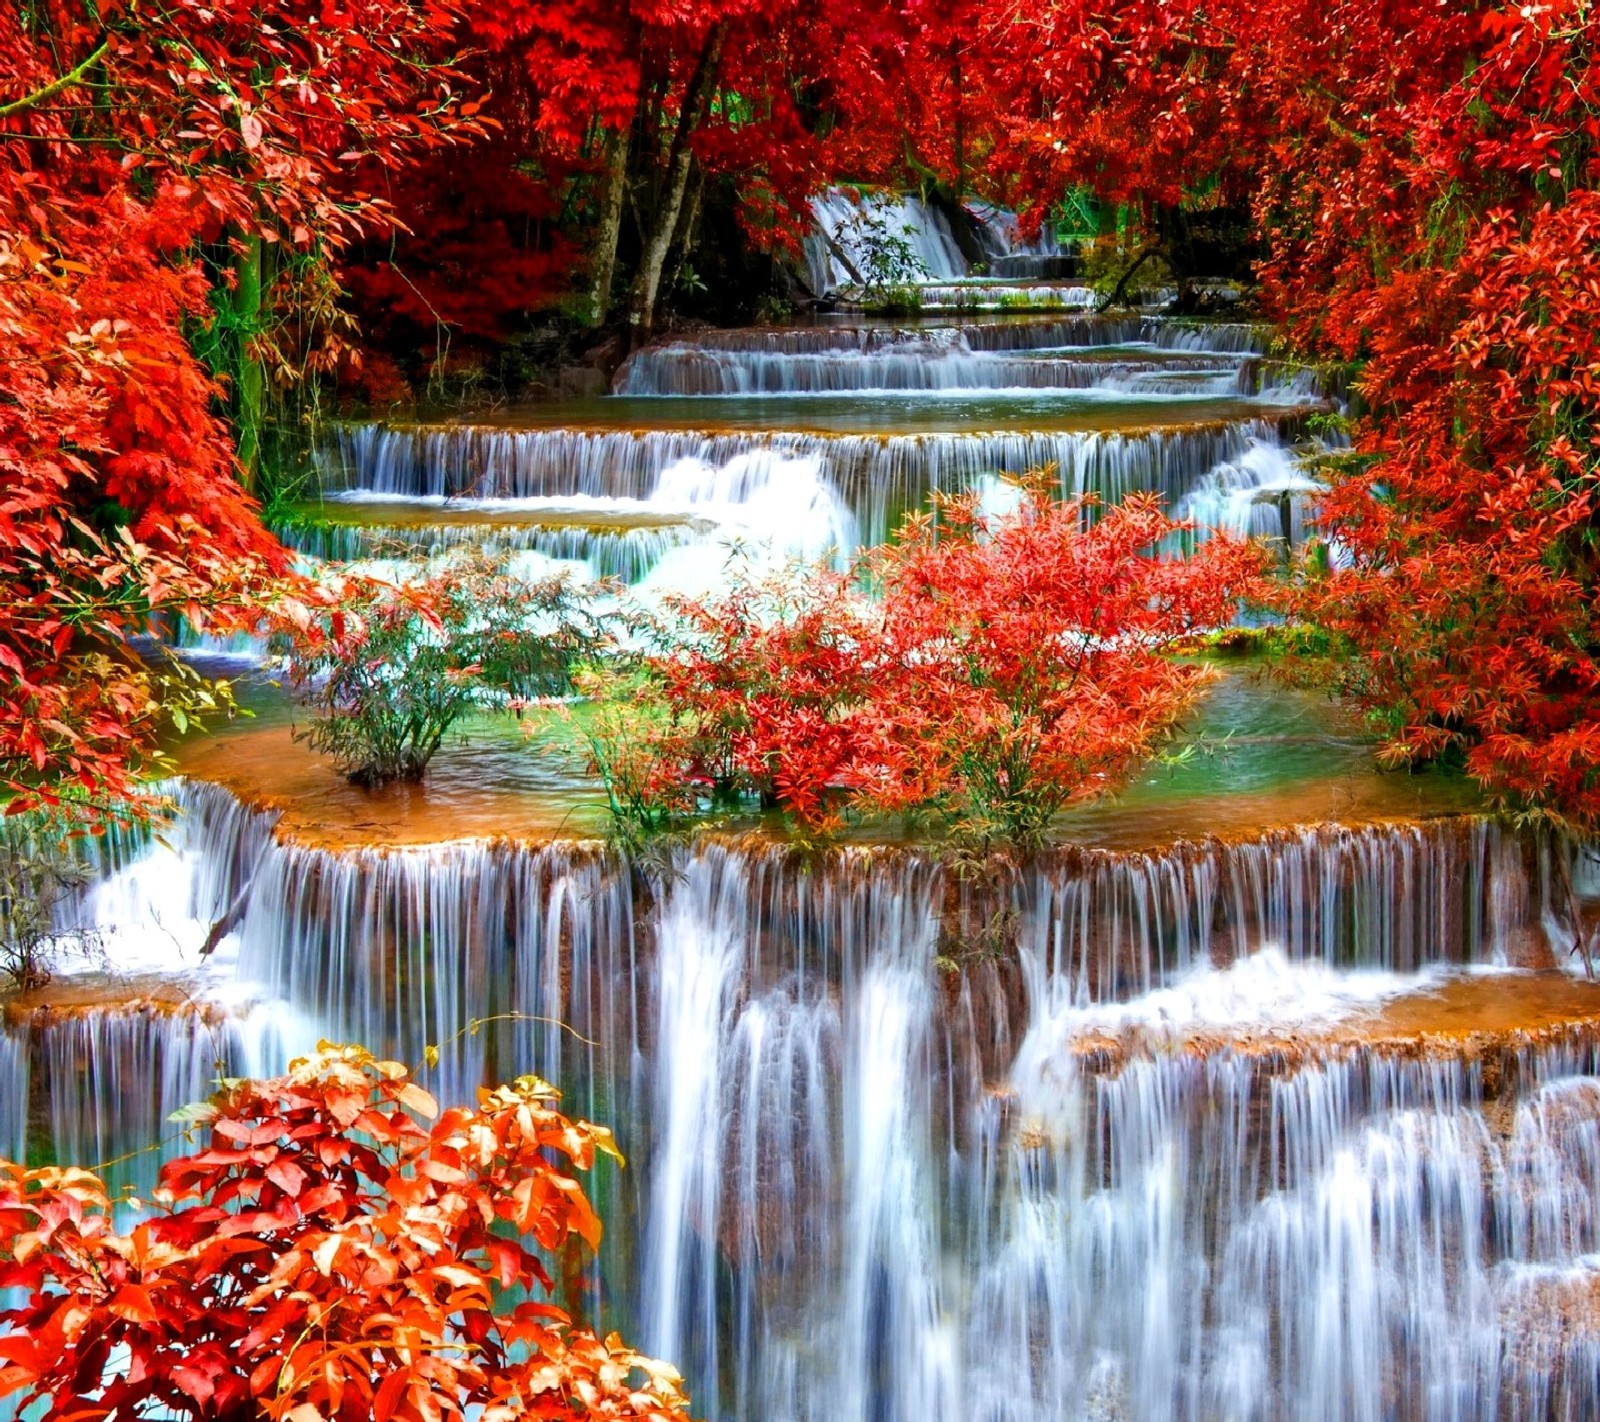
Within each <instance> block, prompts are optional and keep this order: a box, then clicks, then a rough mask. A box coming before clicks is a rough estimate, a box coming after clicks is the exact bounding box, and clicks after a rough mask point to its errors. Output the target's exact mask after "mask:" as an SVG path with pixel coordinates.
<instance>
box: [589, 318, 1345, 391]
mask: <svg viewBox="0 0 1600 1422" xmlns="http://www.w3.org/2000/svg"><path fill="white" fill-rule="evenodd" d="M1251 384H1252V382H1251V381H1250V380H1249V379H1248V373H1247V372H1246V370H1245V368H1244V367H1243V366H1242V365H1241V364H1240V363H1239V362H1238V361H1231V360H1227V359H1218V358H1215V357H1210V358H1208V357H1207V356H1206V355H1203V354H1201V355H1192V356H1191V355H1173V356H1169V357H1168V358H1166V359H1162V360H1153V359H1146V360H1141V359H1139V358H1138V356H1137V355H1136V354H1134V353H1129V354H1128V355H1127V356H1126V357H1125V358H1119V359H1116V360H1108V359H1094V360H1084V359H1073V358H1072V357H1070V356H1069V355H1066V354H1057V355H1053V356H1049V357H1044V356H1040V357H1035V358H1033V359H1020V358H1017V357H1013V356H1006V355H999V354H994V353H991V352H982V353H978V352H974V351H973V349H972V348H971V347H970V346H969V345H968V344H967V342H966V341H965V340H964V339H963V338H962V337H961V335H960V333H959V332H957V333H954V334H952V335H951V336H950V337H949V338H947V339H941V340H932V339H930V340H929V341H927V342H925V343H924V344H923V346H922V347H921V348H919V347H917V346H913V345H911V344H909V343H907V344H905V345H904V346H903V347H901V348H891V349H890V351H888V352H887V353H883V354H879V353H875V352H853V351H852V352H830V353H827V354H824V355H805V356H796V355H789V354H787V353H783V354H772V355H769V354H767V353H765V352H751V351H718V350H711V349H708V348H706V347H705V346H703V345H700V344H698V343H695V344H690V343H678V344H672V345H663V346H653V347H651V348H650V349H648V350H645V351H641V352H639V353H638V354H637V355H635V356H633V357H632V358H631V359H630V360H629V362H628V364H627V365H626V366H624V367H623V369H622V371H621V372H619V374H618V377H617V394H619V395H761V394H767V395H795V394H834V393H840V392H846V391H861V392H887V391H940V390H943V391H958V390H1099V391H1120V392H1124V393H1130V394H1133V393H1137V394H1149V395H1185V394H1193V395H1202V394H1203V395H1212V396H1227V395H1233V394H1237V393H1240V391H1241V389H1242V388H1246V387H1249V386H1250V385H1251ZM1308 398H1315V395H1314V393H1313V394H1312V395H1310V396H1309V397H1308Z"/></svg>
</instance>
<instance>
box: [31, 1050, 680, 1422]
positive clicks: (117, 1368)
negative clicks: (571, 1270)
mask: <svg viewBox="0 0 1600 1422" xmlns="http://www.w3.org/2000/svg"><path fill="white" fill-rule="evenodd" d="M556 1096H557V1093H556V1092H555V1091H554V1090H553V1089H552V1088H551V1087H550V1086H548V1085H546V1084H545V1083H544V1082H542V1081H539V1080H537V1079H535V1078H523V1079H521V1080H519V1081H518V1082H516V1083H515V1084H514V1085H512V1086H502V1087H498V1088H496V1089H495V1090H493V1091H485V1092H483V1093H482V1094H481V1095H480V1099H479V1103H478V1105H477V1106H476V1107H475V1108H472V1109H467V1108H460V1107H457V1108H452V1109H450V1110H447V1111H445V1112H443V1113H442V1114H441V1113H439V1112H438V1110H437V1107H436V1106H435V1104H434V1102H433V1099H432V1098H431V1097H430V1096H429V1095H428V1093H427V1092H426V1091H424V1090H423V1089H422V1087H421V1086H419V1085H418V1084H417V1083H416V1082H414V1081H412V1080H411V1079H410V1077H409V1076H408V1074H407V1072H406V1070H405V1068H403V1067H401V1066H400V1065H398V1064H397V1063H394V1062H382V1061H375V1060H374V1059H373V1058H372V1057H371V1056H370V1055H369V1054H368V1053H366V1052H364V1051H362V1050H360V1049H359V1048H350V1047H346V1048H338V1047H326V1046H325V1047H324V1048H323V1049H321V1050H320V1051H319V1052H318V1053H317V1054H316V1055H315V1056H313V1057H311V1058H309V1059H307V1060H304V1061H301V1062H298V1063H295V1064H293V1065H291V1067H290V1069H289V1072H288V1074H287V1075H285V1076H283V1077H280V1078H278V1079H276V1080H272V1081H260V1082H257V1081H242V1082H234V1083H230V1084H227V1085H225V1086H224V1088H223V1090H222V1092H221V1093H220V1094H219V1095H218V1096H217V1097H216V1098H215V1099H214V1101H213V1102H212V1104H211V1106H209V1107H208V1108H206V1109H205V1110H204V1111H203V1112H202V1113H200V1115H199V1117H198V1120H199V1121H200V1122H201V1123H202V1124H203V1125H204V1126H205V1127H206V1128H207V1129H208V1130H209V1131H210V1134H211V1142H210V1144H209V1145H208V1146H207V1147H206V1148H205V1149H204V1150H201V1151H199V1152H198V1153H196V1154H193V1155H188V1156H185V1157H183V1158H181V1159H178V1160H174V1161H172V1162H171V1163H169V1164H168V1165H167V1166H165V1167H164V1168H163V1170H162V1174H161V1184H160V1186H159V1188H158V1189H157V1191H156V1199H155V1206H154V1208H153V1210H151V1211H150V1213H149V1216H148V1218H145V1219H144V1220H142V1221H141V1222H140V1223H139V1224H137V1225H135V1226H134V1227H133V1228H132V1229H131V1230H130V1231H129V1232H128V1233H126V1234H122V1233H119V1232H118V1231H117V1229H116V1227H115V1226H114V1224H113V1223H112V1219H111V1208H110V1202H109V1201H108V1200H107V1198H106V1194H105V1189H104V1187H103V1186H102V1184H101V1183H100V1181H99V1180H98V1179H97V1178H96V1177H95V1176H93V1175H91V1174H90V1173H88V1172H87V1171H84V1170H76V1169H70V1168H57V1167H51V1168H49V1169H44V1170H27V1169H24V1168H23V1167H22V1166H20V1165H0V1287H3V1288H6V1289H11V1290H19V1291H20V1292H21V1296H22V1297H21V1302H20V1303H18V1304H17V1305H16V1306H15V1307H13V1308H11V1309H9V1310H8V1311H6V1313H5V1314H4V1315H3V1319H4V1323H5V1327H6V1332H5V1333H4V1335H3V1336H0V1397H6V1398H9V1399H10V1400H12V1401H14V1402H16V1403H18V1404H19V1405H20V1406H24V1407H33V1408H35V1409H39V1408H41V1404H42V1410H35V1411H32V1412H30V1413H29V1415H30V1416H38V1417H42V1418H45V1419H62V1420H63V1422H64V1419H67V1418H79V1419H86V1418H109V1417H113V1416H120V1417H127V1416H137V1415H141V1414H142V1413H143V1411H144V1410H145V1409H149V1408H156V1409H159V1411H160V1412H161V1415H163V1416H169V1417H177V1418H191V1419H194V1422H201V1419H234V1418H237V1419H245V1418H252V1417H269V1418H274V1419H288V1422H312V1419H316V1418H338V1419H340V1422H369V1419H370V1422H389V1419H397V1420H398V1422H440V1419H447V1418H456V1419H463V1418H465V1417H466V1416H468V1415H471V1416H475V1417H481V1418H483V1419H484V1422H506V1420H507V1419H511V1418H524V1417H550V1418H571V1417H578V1416H582V1417H594V1418H606V1419H634V1418H638V1419H644V1418H653V1419H661V1422H666V1419H669V1418H674V1417H678V1416H680V1415H682V1414H683V1412H684V1411H685V1409H686V1404H685V1402H684V1399H683V1397H682V1395H681V1394H680V1392H679V1390H678V1388H679V1378H678V1375H677V1373H676V1372H675V1371H674V1370H673V1369H671V1368H669V1367H667V1366H665V1365H664V1364H661V1363H657V1362H655V1361H653V1360H651V1359H648V1358H644V1357H641V1356H640V1355H639V1354H637V1353H635V1352H633V1350H631V1349H630V1348H628V1347H627V1346H626V1345H625V1344H624V1343H623V1342H622V1341H621V1339H620V1338H618V1337H617V1336H616V1335H615V1334H613V1335H611V1336H610V1337H608V1338H604V1339H601V1338H599V1337H597V1336H595V1335H594V1334H593V1333H591V1332H589V1331H588V1330H586V1329H583V1328H579V1327H576V1326H575V1325H574V1324H573V1323H572V1322H571V1320H570V1318H569V1317H568V1315H567V1314H566V1313H565V1312H564V1311H563V1310H562V1309H560V1308H558V1307H556V1306H555V1305H554V1304H552V1303H550V1302H547V1301H545V1300H547V1299H548V1297H549V1295H550V1294H551V1292H552V1290H553V1287H554V1286H553V1281H552V1278H551V1274H550V1269H549V1266H548V1265H547V1263H546V1260H547V1259H548V1258H549V1256H550V1255H551V1254H552V1253H554V1252H556V1251H560V1250H563V1249H566V1248H568V1247H570V1245H572V1244H576V1243H577V1241H580V1240H581V1241H582V1242H583V1243H584V1244H586V1245H587V1246H589V1247H590V1248H591V1249H592V1248H594V1247H596V1246H597V1245H598V1243H599V1240H600V1221H599V1220H598V1219H597V1218H596V1217H595V1215H594V1212H593V1210H592V1209H591V1208H590V1205H589V1201H588V1199H587V1198H586V1197H585V1195H584V1193H583V1188H582V1186H581V1185H580V1184H579V1182H578V1181H577V1180H576V1179H575V1178H574V1177H573V1175H572V1174H571V1173H569V1172H570V1171H571V1170H572V1169H574V1168H575V1169H578V1170H586V1169H588V1168H589V1167H590V1165H591V1164H592V1163H593V1160H594V1157H595V1153H596V1152H597V1151H600V1152H604V1153H606V1154H609V1155H612V1156H615V1157H616V1158H617V1159H618V1160H619V1162H620V1160H621V1157H620V1156H618V1155H617V1151H616V1147H615V1145H614V1144H613V1143H612V1140H611V1133H610V1132H609V1131H607V1130H605V1129H604V1128H603V1127H600V1126H593V1125H590V1124H588V1123H587V1122H583V1121H571V1120H569V1119H567V1117H565V1116H563V1115H562V1114H561V1113H560V1112H559V1111H558V1110H556V1108H555V1106H554V1105H553V1102H554V1100H555V1098H556ZM426 1122H431V1124H425V1123H426ZM469 1409H481V1410H473V1411H471V1412H470V1413H469Z"/></svg>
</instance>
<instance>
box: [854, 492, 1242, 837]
mask: <svg viewBox="0 0 1600 1422" xmlns="http://www.w3.org/2000/svg"><path fill="white" fill-rule="evenodd" d="M1189 531H1191V530H1190V526H1189V525H1186V524H1176V523H1174V522H1172V521H1171V520H1169V519H1168V518H1166V517H1165V515H1163V514H1162V512H1161V510H1160V507H1159V505H1158V503H1157V501H1156V499H1155V498H1154V496H1152V495H1136V496H1134V497H1132V498H1130V499H1128V500H1126V501H1125V502H1123V503H1122V504H1120V505H1117V506H1116V507H1113V508H1109V509H1105V510H1103V511H1102V510H1097V509H1095V508H1094V507H1093V501H1092V500H1087V499H1074V500H1070V501H1068V502H1066V503H1059V502H1056V501H1055V500H1054V499H1052V498H1051V496H1050V495H1049V493H1048V492H1047V490H1046V489H1045V488H1044V487H1043V486H1042V485H1039V484H1034V485H1031V486H1029V487H1027V488H1026V489H1025V490H1024V498H1023V502H1022V505H1021V508H1020V509H1019V510H1018V511H1017V512H1016V513H1013V514H1008V515H1003V516H999V517H993V516H990V517H986V516H985V515H984V514H983V513H982V512H981V510H980V508H979V505H978V503H977V501H976V499H975V498H973V497H971V496H968V497H965V498H958V499H951V500H945V501H942V502H941V504H940V508H939V521H938V525H937V526H936V525H935V522H934V520H933V519H932V518H928V517H919V518H913V519H911V520H910V521H908V523H907V524H906V525H905V526H904V527H903V528H902V529H901V532H900V535H899V537H898V538H897V540H896V541H895V542H894V543H892V544H890V545H888V546H887V547H886V548H884V549H883V550H881V551H880V552H879V554H878V555H877V556H876V558H875V559H874V561H873V571H874V573H875V575H876V576H877V578H878V579H879V580H881V582H882V585H883V619H884V635H885V639H886V641H887V644H888V646H889V648H890V649H891V653H890V656H889V657H888V658H887V659H886V662H887V674H886V675H884V676H882V677H879V678H875V682H874V687H875V695H874V696H873V698H872V700H871V702H870V711H869V716H870V719H871V723H872V726H871V731H870V743H871V745H872V747H873V752H874V754H873V756H872V767H873V768H872V773H871V776H870V779H869V785H870V789H869V796H870V799H871V801H872V802H873V804H874V805H875V806H876V807H878V808H882V809H891V810H915V809H918V808H922V807H929V806H931V807H933V808H936V809H938V810H940V811H941V812H942V813H943V814H944V815H945V816H946V817H947V818H950V819H953V820H954V821H955V822H957V823H958V824H959V825H961V826H962V827H963V828H964V829H965V831H966V832H967V833H969V834H971V835H975V836H977V837H979V838H988V837H989V836H991V835H996V834H998V835H1000V836H1002V837H1004V838H1009V839H1023V840H1026V839H1030V838H1036V837H1037V836H1039V835H1041V834H1042V833H1043V832H1044V831H1045V829H1046V827H1047V826H1048V824H1049V821H1050V819H1051V817H1052V816H1054V815H1055V814H1056V813H1058V812H1059V811H1060V810H1062V809H1064V808H1065V807H1067V806H1068V805H1071V804H1074V803H1076V802H1079V801H1082V800H1085V799H1090V798H1093V797H1096V796H1099V795H1102V794H1105V793H1106V792H1108V791H1111V790H1115V789H1117V788H1119V787H1120V786H1121V785H1122V784H1123V783H1124V781H1125V780H1126V779H1127V777H1128V775H1129V773H1130V772H1131V771H1132V770H1133V768H1134V767H1135V766H1137V765H1138V764H1139V763H1140V762H1141V761H1143V760H1144V759H1145V758H1146V757H1148V756H1149V755H1150V754H1151V753H1152V751H1153V750H1154V749H1155V747H1156V746H1157V745H1158V744H1159V743H1160V741H1161V740H1162V739H1163V738H1164V737H1165V736H1166V735H1167V734H1168V732H1169V731H1170V730H1171V729H1172V727H1173V726H1174V725H1175V723H1176V722H1177V721H1178V719H1179V718H1180V717H1181V716H1182V715H1183V713H1184V712H1185V711H1186V710H1188V708H1189V707H1190V706H1191V705H1192V703H1193V701H1194V699H1195V696H1196V695H1197V693H1198V692H1199V690H1200V688H1201V687H1202V686H1203V685H1204V683H1205V682H1206V680H1207V678H1208V676H1209V675H1210V672H1209V670H1208V668H1206V667H1205V666H1203V665H1201V664H1199V663H1196V662H1192V661H1181V660H1177V659H1175V658H1174V657H1172V656H1171V655H1170V653H1171V651H1172V649H1173V646H1174V644H1175V643H1177V642H1179V641H1181V640H1182V639H1185V638H1189V637H1193V636H1194V635H1195V634H1197V633H1201V632H1206V631H1210V630H1214V629H1217V628H1220V627H1224V626H1226V625H1228V623H1229V622H1230V621H1231V619H1232V617H1233V616H1234V614H1235V612H1236V610H1237V609H1238V607H1239V605H1240V603H1241V602H1242V601H1245V600H1248V599H1250V598H1252V597H1253V596H1255V594H1256V592H1257V590H1258V588H1257V584H1258V579H1259V577H1260V574H1261V572H1262V569H1263V553H1262V550H1261V549H1259V548H1258V547H1256V546H1254V545H1252V544H1249V543H1245V542H1242V541H1240V540H1237V539H1233V538H1226V537H1213V538H1210V539H1208V540H1206V541H1205V542H1203V543H1201V544H1200V545H1199V546H1198V548H1197V549H1196V550H1195V551H1194V552H1193V554H1192V555H1191V556H1189V557H1178V556H1173V555H1171V554H1163V553H1162V552H1161V551H1160V545H1161V544H1162V543H1163V542H1170V541H1172V540H1174V539H1175V537H1176V536H1177V535H1180V534H1182V533H1186V532H1189Z"/></svg>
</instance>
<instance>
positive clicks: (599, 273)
mask: <svg viewBox="0 0 1600 1422" xmlns="http://www.w3.org/2000/svg"><path fill="white" fill-rule="evenodd" d="M629 138H630V135H629V133H628V132H627V131H626V130H623V131H622V132H620V133H619V132H610V133H607V134H606V143H605V149H606V189H605V200H604V202H603V204H602V206H601V209H600V231H599V232H598V234H597V235H596V237H595V244H594V263H593V268H592V272H591V278H592V280H593V283H594V290H593V303H592V305H591V306H590V309H589V315H590V319H591V320H592V321H593V323H594V324H595V325H596V326H603V325H605V323H606V317H607V316H609V315H610V314H611V283H612V280H613V279H614V278H615V276H616V272H617V237H618V235H619V234H620V233H621V231H622V209H623V205H624V202H625V200H626V198H627V195H628V147H629Z"/></svg>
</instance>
